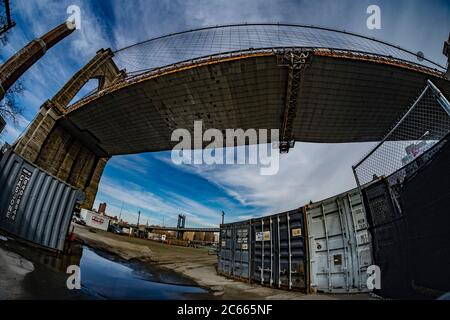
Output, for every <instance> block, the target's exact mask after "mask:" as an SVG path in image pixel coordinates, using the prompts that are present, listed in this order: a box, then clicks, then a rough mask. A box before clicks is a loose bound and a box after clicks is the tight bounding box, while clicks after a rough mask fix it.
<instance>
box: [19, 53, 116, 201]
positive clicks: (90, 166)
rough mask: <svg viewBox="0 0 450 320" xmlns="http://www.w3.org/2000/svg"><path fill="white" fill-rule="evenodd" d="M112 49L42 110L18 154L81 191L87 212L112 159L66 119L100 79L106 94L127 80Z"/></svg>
mask: <svg viewBox="0 0 450 320" xmlns="http://www.w3.org/2000/svg"><path fill="white" fill-rule="evenodd" d="M113 55H114V54H113V52H112V51H111V50H110V49H101V50H99V51H98V52H97V54H96V55H95V57H94V58H93V59H92V60H91V61H89V62H88V63H87V64H86V65H85V66H84V67H83V68H82V69H81V70H80V71H78V72H77V73H76V74H75V75H74V76H73V77H72V78H71V79H70V80H69V81H68V82H67V83H66V84H65V85H64V87H63V88H62V89H61V90H60V91H59V92H58V93H57V94H56V95H55V96H54V97H53V98H52V99H50V100H48V101H46V102H45V103H44V104H43V105H42V106H41V108H40V110H39V112H38V114H37V115H36V117H35V118H34V119H33V121H32V122H31V123H30V125H29V127H28V128H27V130H26V131H25V133H24V134H22V136H21V137H19V139H18V140H17V141H16V142H15V143H14V146H13V147H14V151H15V152H16V153H17V154H19V155H21V156H22V157H23V158H25V159H26V160H28V161H30V162H32V163H34V164H36V165H37V166H39V167H41V168H42V169H44V170H46V171H47V172H49V173H50V174H52V175H54V176H56V177H58V178H59V179H61V180H63V181H65V182H67V183H68V184H70V185H73V186H75V187H76V188H79V189H81V190H82V191H83V192H84V193H85V195H86V200H85V202H84V203H83V205H82V206H83V207H84V208H89V209H90V208H92V206H93V204H94V199H95V195H96V194H97V189H98V185H99V182H100V177H101V175H102V173H103V170H104V168H105V165H106V162H107V161H108V156H107V155H106V154H105V153H104V152H102V151H101V150H98V148H96V147H95V144H94V143H93V141H95V140H94V138H93V137H90V136H89V133H84V135H81V134H80V132H79V130H76V129H75V128H74V127H73V125H71V124H70V122H69V121H68V120H67V119H66V118H65V114H66V113H67V111H68V109H67V108H68V105H69V103H70V101H71V100H72V99H73V98H74V97H75V95H76V94H77V93H78V92H79V91H80V89H81V88H82V87H83V86H84V85H85V84H86V83H87V82H88V81H89V80H91V79H98V84H99V85H98V90H102V89H104V88H106V87H108V86H110V85H112V84H115V83H116V82H118V81H121V80H123V79H124V78H125V72H124V71H121V70H119V69H118V67H117V66H116V65H115V63H114V61H113V60H112V57H113Z"/></svg>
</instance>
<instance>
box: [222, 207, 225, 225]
mask: <svg viewBox="0 0 450 320" xmlns="http://www.w3.org/2000/svg"><path fill="white" fill-rule="evenodd" d="M224 223H225V212H224V211H223V210H222V224H224Z"/></svg>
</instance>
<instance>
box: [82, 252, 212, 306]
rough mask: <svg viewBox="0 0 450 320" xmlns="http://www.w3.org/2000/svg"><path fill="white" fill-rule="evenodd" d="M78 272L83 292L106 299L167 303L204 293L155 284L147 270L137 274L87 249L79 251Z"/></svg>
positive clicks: (202, 290) (179, 286) (199, 290)
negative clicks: (171, 300) (168, 300)
mask: <svg viewBox="0 0 450 320" xmlns="http://www.w3.org/2000/svg"><path fill="white" fill-rule="evenodd" d="M80 269H81V285H82V287H83V289H84V290H86V291H88V292H89V293H90V294H94V295H97V296H99V297H103V298H106V299H159V300H167V299H183V298H187V297H186V295H191V294H202V293H203V294H205V293H207V292H206V290H204V289H202V288H199V287H193V286H185V285H176V284H168V283H161V282H156V281H155V278H156V275H152V274H151V273H150V272H148V271H147V272H137V271H135V270H133V269H132V268H130V267H128V266H126V265H124V264H121V263H118V262H115V261H111V260H109V259H106V258H104V257H102V256H100V255H98V254H97V253H95V252H94V251H93V250H91V249H89V248H87V247H84V248H83V254H82V257H81V263H80Z"/></svg>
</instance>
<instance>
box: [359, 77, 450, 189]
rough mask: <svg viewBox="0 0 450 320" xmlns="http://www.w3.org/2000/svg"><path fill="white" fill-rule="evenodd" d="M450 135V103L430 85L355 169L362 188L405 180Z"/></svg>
mask: <svg viewBox="0 0 450 320" xmlns="http://www.w3.org/2000/svg"><path fill="white" fill-rule="evenodd" d="M449 132H450V103H449V102H448V101H447V99H446V98H445V97H444V96H443V95H442V93H441V92H440V91H439V89H438V88H437V87H436V86H435V85H434V84H433V83H432V82H431V81H428V83H427V86H426V87H425V89H424V90H423V91H422V93H421V94H420V96H419V97H418V98H417V99H416V100H415V102H414V103H413V105H412V106H411V108H410V109H409V110H408V111H407V112H406V113H405V114H404V116H403V117H402V118H401V119H400V121H398V122H397V123H396V124H395V125H394V126H393V128H392V129H391V130H390V131H389V133H388V134H387V135H386V136H385V137H384V139H383V140H382V141H381V142H380V143H378V144H377V145H376V146H375V147H374V148H373V149H372V150H371V151H370V152H369V153H368V154H367V155H366V156H365V157H364V158H363V159H361V160H360V161H359V162H358V163H357V164H355V165H354V166H353V172H354V175H355V179H356V182H357V184H358V187H360V186H361V185H364V184H366V183H368V182H370V181H373V180H374V179H377V178H379V177H389V176H392V175H394V174H395V180H396V182H399V181H403V179H404V178H405V176H406V175H408V174H409V172H408V170H400V169H402V168H410V169H411V168H412V169H413V168H414V166H413V165H412V164H414V163H413V162H415V161H416V159H418V157H419V156H421V155H422V154H424V153H425V151H427V150H429V149H430V148H431V147H433V146H435V145H436V143H438V142H439V141H441V140H442V139H443V138H444V137H445V136H447V134H448V133H449Z"/></svg>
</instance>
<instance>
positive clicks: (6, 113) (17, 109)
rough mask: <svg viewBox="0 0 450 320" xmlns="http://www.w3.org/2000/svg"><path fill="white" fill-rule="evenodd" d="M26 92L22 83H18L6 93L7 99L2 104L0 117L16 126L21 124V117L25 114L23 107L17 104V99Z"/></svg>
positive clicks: (0, 105) (0, 103)
mask: <svg viewBox="0 0 450 320" xmlns="http://www.w3.org/2000/svg"><path fill="white" fill-rule="evenodd" d="M23 90H24V87H23V85H22V83H21V82H20V81H19V82H16V83H15V84H14V85H13V86H12V87H11V88H9V90H8V91H7V92H6V95H5V97H4V98H3V100H2V101H1V102H0V115H1V116H3V118H5V119H9V120H11V121H12V122H13V123H14V125H18V124H19V116H21V115H22V113H23V107H22V106H20V105H19V104H18V103H17V100H16V97H17V95H18V94H20V93H21V92H22V91H23Z"/></svg>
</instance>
